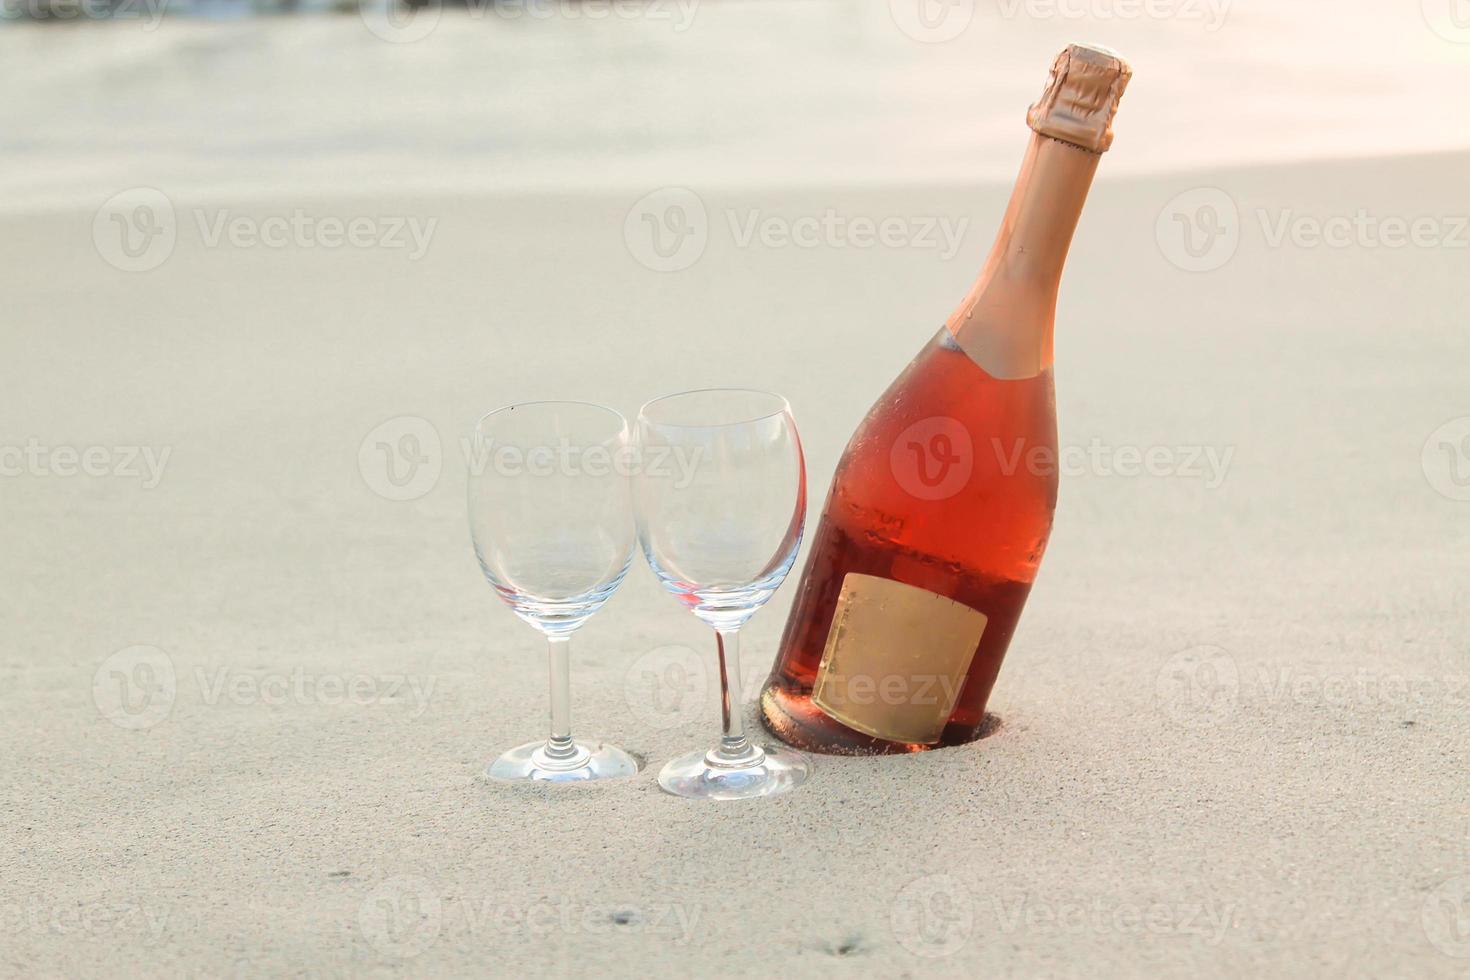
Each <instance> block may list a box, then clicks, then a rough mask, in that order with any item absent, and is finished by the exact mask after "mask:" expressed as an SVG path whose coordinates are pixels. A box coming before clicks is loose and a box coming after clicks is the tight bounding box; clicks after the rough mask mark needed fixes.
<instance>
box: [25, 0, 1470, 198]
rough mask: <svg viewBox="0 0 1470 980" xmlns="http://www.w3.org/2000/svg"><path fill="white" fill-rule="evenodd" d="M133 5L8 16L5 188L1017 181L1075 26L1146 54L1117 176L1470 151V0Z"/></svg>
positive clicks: (130, 1) (1127, 113)
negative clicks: (44, 16) (268, 8)
mask: <svg viewBox="0 0 1470 980" xmlns="http://www.w3.org/2000/svg"><path fill="white" fill-rule="evenodd" d="M5 2H6V3H7V4H9V5H10V7H9V8H8V9H9V10H10V12H11V14H12V15H13V14H14V12H15V10H16V9H17V8H16V6H15V5H17V4H19V5H20V6H21V7H22V8H24V7H25V5H26V4H34V3H38V2H42V0H5ZM52 2H54V0H52ZM76 2H78V3H81V4H83V8H81V9H86V8H85V4H86V2H87V0H76ZM112 2H113V7H114V8H115V9H114V10H113V16H112V17H111V18H110V19H102V18H100V17H92V16H88V15H86V14H81V15H77V16H73V17H71V18H69V19H67V20H65V21H64V22H55V21H53V22H50V23H36V22H32V21H28V20H26V19H24V18H16V17H14V16H9V17H7V18H6V22H5V23H3V24H0V71H3V78H4V81H5V92H6V98H5V99H4V100H3V102H0V192H3V193H0V201H3V202H4V204H3V205H0V206H4V207H7V208H10V209H15V208H21V209H29V208H33V207H38V206H45V205H47V204H49V203H54V202H57V201H59V200H60V201H75V200H85V201H89V202H95V200H96V199H97V198H98V195H99V194H102V195H103V196H106V194H107V193H111V192H112V190H115V189H116V188H119V187H126V186H133V185H138V184H151V185H157V186H166V187H169V188H191V187H206V188H210V189H213V190H220V189H226V190H229V191H232V192H236V191H237V192H239V193H241V194H249V193H252V192H256V191H270V190H274V189H276V188H279V187H281V186H282V185H289V186H291V187H304V188H316V187H323V188H332V189H335V190H343V189H350V190H363V191H372V190H375V189H379V188H383V189H387V188H393V189H397V190H402V189H419V188H424V189H434V190H443V189H450V190H459V189H466V190H515V189H522V188H556V189H579V188H598V189H604V188H610V187H611V188H644V189H647V188H652V187H658V186H663V185H670V184H674V185H677V184H694V185H698V186H711V185H739V186H748V185H769V184H783V185H834V184H842V185H852V184H876V183H883V184H891V183H907V184H915V183H926V182H937V181H946V182H947V181H969V180H977V179H999V180H1006V179H1009V178H1010V177H1011V176H1012V175H1013V172H1014V169H1015V166H1016V164H1017V161H1018V157H1019V153H1020V147H1021V143H1022V141H1023V139H1024V137H1025V123H1024V111H1025V108H1026V106H1027V105H1028V104H1029V103H1030V102H1031V101H1032V100H1033V99H1034V98H1035V96H1036V95H1037V93H1038V92H1039V91H1040V89H1041V85H1042V83H1043V81H1044V79H1045V74H1046V68H1047V66H1048V64H1049V63H1050V60H1051V57H1052V55H1053V54H1054V53H1055V52H1056V51H1057V50H1059V49H1060V48H1061V47H1062V46H1063V45H1064V44H1065V43H1066V42H1068V41H1071V40H1091V41H1097V42H1101V43H1104V44H1107V45H1109V46H1112V47H1115V48H1117V49H1119V50H1120V51H1122V52H1123V53H1124V54H1126V55H1127V56H1128V57H1129V58H1130V60H1131V61H1132V62H1133V64H1134V67H1135V72H1136V74H1135V78H1134V82H1133V86H1132V88H1131V89H1130V91H1129V94H1128V96H1127V98H1126V99H1125V100H1124V103H1123V109H1122V113H1121V115H1120V117H1119V125H1118V134H1119V135H1118V139H1117V143H1116V145H1115V148H1114V151H1113V153H1112V154H1111V155H1110V158H1109V161H1108V166H1107V168H1106V171H1105V173H1106V174H1107V175H1108V176H1114V175H1120V174H1128V173H1142V172H1157V171H1171V170H1179V169H1182V168H1195V167H1208V166H1217V165H1220V164H1242V163H1252V162H1262V161H1285V160H1302V159H1315V158H1335V157H1345V156H1366V155H1385V154H1404V153H1411V152H1419V151H1429V150H1439V149H1452V148H1463V147H1465V146H1467V145H1470V110H1467V107H1466V100H1465V99H1464V98H1462V97H1461V96H1462V95H1463V93H1464V92H1465V90H1466V83H1467V81H1470V4H1467V3H1466V2H1465V0H1398V2H1393V3H1386V2H1383V0H1339V2H1336V3H1329V2H1325V0H1248V2H1247V0H1239V2H1231V0H912V2H904V0H892V2H888V0H795V2H793V0H646V2H642V0H640V2H637V3H633V2H631V0H582V2H580V3H577V2H570V0H512V2H507V3H501V4H498V5H496V4H490V3H488V0H487V2H477V3H472V4H471V5H470V6H469V7H463V6H461V7H454V8H450V7H441V6H440V4H439V0H425V2H426V6H424V7H423V8H421V9H419V10H418V11H417V13H414V14H412V15H409V14H406V13H403V12H398V13H391V14H390V12H389V11H388V10H386V9H384V8H382V7H376V6H374V7H367V8H365V9H364V10H362V11H359V10H358V9H357V7H356V6H355V5H349V7H348V9H346V10H342V11H338V12H335V13H332V12H328V11H325V10H322V9H319V8H325V7H328V6H330V5H331V2H332V0H303V3H305V4H306V5H307V6H308V7H311V8H314V9H316V10H317V12H314V13H310V14H306V13H303V14H299V15H297V16H282V15H274V14H273V15H269V16H250V15H251V14H252V13H254V12H256V8H253V7H250V6H248V5H245V4H240V3H228V2H219V0H214V2H211V3H207V4H205V5H202V6H196V7H194V8H192V9H193V12H195V13H200V12H203V13H206V14H209V15H211V16H207V17H199V16H166V17H159V16H157V14H158V8H157V6H156V5H157V4H158V3H159V2H161V0H112ZM93 9H100V8H93ZM169 9H172V10H175V11H183V10H185V8H183V7H177V8H174V7H170V8H169ZM74 12H75V11H74ZM1457 14H1459V16H1457Z"/></svg>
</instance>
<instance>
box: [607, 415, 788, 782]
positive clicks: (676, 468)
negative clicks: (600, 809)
mask: <svg viewBox="0 0 1470 980" xmlns="http://www.w3.org/2000/svg"><path fill="white" fill-rule="evenodd" d="M638 450H639V463H640V465H639V468H638V470H637V474H636V476H635V477H634V481H633V484H634V501H635V509H636V511H637V515H638V535H639V540H640V541H641V542H642V545H643V553H644V555H645V556H646V557H647V558H648V564H649V566H650V567H652V568H653V571H654V574H655V575H656V576H657V577H658V580H659V582H660V583H661V584H662V585H663V587H664V588H666V589H668V590H669V591H670V592H671V593H673V595H674V596H675V598H677V599H678V600H679V601H680V602H682V603H683V604H684V605H685V606H687V607H688V608H689V609H690V611H692V612H693V613H694V615H695V616H697V617H699V619H700V620H702V621H703V622H704V623H706V624H708V625H709V626H710V627H712V628H713V629H714V631H715V636H716V649H717V650H718V653H719V661H720V691H721V693H720V699H721V700H720V708H721V716H722V721H723V725H724V732H723V734H722V736H721V738H720V743H719V744H718V745H717V746H715V747H714V748H713V749H710V750H709V751H708V752H692V753H690V754H689V755H685V756H681V757H679V758H677V759H674V760H673V761H671V762H669V763H668V764H667V765H666V766H664V768H663V771H662V772H660V773H659V777H658V782H659V785H660V786H662V787H663V788H664V789H665V790H667V791H668V792H670V793H673V794H674V795H676V796H686V797H692V798H696V799H719V800H728V799H746V798H749V797H756V796H771V795H774V794H776V793H784V792H787V791H788V790H791V789H794V788H795V787H797V786H799V785H800V784H801V783H802V782H804V781H805V780H806V777H807V775H808V773H810V771H811V763H810V762H808V760H807V758H806V757H805V756H804V755H802V754H801V753H799V752H796V751H793V750H791V749H787V748H785V747H778V746H769V747H765V748H763V747H761V746H759V745H756V744H755V743H753V742H752V741H751V740H750V738H749V736H747V735H746V733H745V723H744V719H743V717H742V715H741V711H742V707H743V702H742V701H741V695H740V645H739V630H740V627H741V626H742V625H743V624H744V623H745V622H746V620H748V619H750V617H751V616H752V615H753V614H754V613H755V611H756V610H757V609H759V608H760V607H761V606H762V605H764V604H765V602H766V600H767V599H769V598H770V597H771V596H772V594H774V593H775V591H776V589H778V588H779V587H780V585H781V582H782V581H783V580H784V579H785V578H786V573H787V572H789V571H790V570H791V565H792V563H793V562H794V561H795V560H796V552H797V548H798V547H799V546H800V544H801V529H802V524H803V522H804V520H805V518H806V467H805V465H804V463H803V459H802V453H801V440H800V437H799V436H798V435H797V432H796V421H795V419H793V418H792V417H791V406H790V405H788V404H787V403H786V399H784V398H781V397H780V396H779V395H772V394H770V393H768V392H764V391H747V390H743V389H735V388H712V389H707V390H703V391H690V392H685V393H683V394H678V395H669V396H668V397H665V398H658V399H655V400H654V401H651V402H649V403H648V404H647V405H644V406H643V409H642V411H640V412H639V413H638Z"/></svg>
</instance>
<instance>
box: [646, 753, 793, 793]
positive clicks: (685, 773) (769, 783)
mask: <svg viewBox="0 0 1470 980" xmlns="http://www.w3.org/2000/svg"><path fill="white" fill-rule="evenodd" d="M811 771H812V764H811V762H810V760H808V759H807V757H806V756H804V755H802V754H801V753H800V752H796V751H793V750H791V749H786V748H779V747H776V746H771V747H769V748H766V749H764V750H761V749H756V750H755V752H754V753H753V754H752V756H751V759H750V761H747V762H745V763H744V764H728V763H725V764H722V763H721V762H720V761H719V753H718V751H715V752H690V753H689V754H688V755H681V756H679V757H678V758H677V759H672V760H670V761H669V763H668V764H667V765H665V766H664V768H663V771H661V772H660V773H659V774H658V784H659V786H660V787H662V788H663V791H664V792H665V793H672V794H673V795H674V796H682V797H684V798H685V799H690V800H751V799H756V798H757V797H761V796H777V795H779V794H781V793H789V792H791V791H792V790H793V789H795V788H796V787H798V786H800V785H801V784H802V783H804V782H806V778H807V776H809V775H811Z"/></svg>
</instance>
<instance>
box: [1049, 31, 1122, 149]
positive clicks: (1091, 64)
mask: <svg viewBox="0 0 1470 980" xmlns="http://www.w3.org/2000/svg"><path fill="white" fill-rule="evenodd" d="M1132 77H1133V69H1132V68H1129V67H1128V62H1126V61H1124V60H1123V58H1122V56H1121V55H1119V54H1118V53H1117V52H1116V51H1110V50H1108V49H1107V48H1104V47H1098V46H1097V45H1092V44H1069V45H1067V48H1066V50H1065V51H1063V52H1062V53H1061V54H1059V55H1057V60H1056V61H1055V62H1053V64H1052V66H1051V77H1050V78H1049V79H1047V83H1046V91H1044V92H1042V93H1041V98H1040V99H1038V100H1037V101H1036V104H1035V105H1033V106H1032V107H1031V109H1030V111H1029V112H1027V113H1026V123H1027V125H1029V126H1030V127H1031V128H1032V129H1034V130H1035V131H1036V132H1038V133H1040V134H1042V135H1043V136H1050V137H1052V138H1053V139H1059V140H1062V141H1063V142H1066V143H1071V144H1072V145H1073V146H1079V147H1081V148H1082V149H1084V150H1090V151H1091V152H1093V153H1105V152H1107V149H1108V147H1110V146H1112V145H1113V116H1114V115H1115V114H1117V112H1118V102H1119V101H1121V100H1122V98H1123V90H1124V89H1126V88H1127V87H1128V80H1129V79H1130V78H1132Z"/></svg>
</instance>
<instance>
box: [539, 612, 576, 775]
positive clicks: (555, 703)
mask: <svg viewBox="0 0 1470 980" xmlns="http://www.w3.org/2000/svg"><path fill="white" fill-rule="evenodd" d="M546 654H547V662H548V663H549V665H550V668H551V737H550V738H548V739H547V740H546V755H547V757H548V758H552V759H570V758H572V757H573V756H574V755H576V754H577V747H576V745H575V743H573V742H572V668H571V659H572V638H571V637H570V636H549V637H547V651H546Z"/></svg>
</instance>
